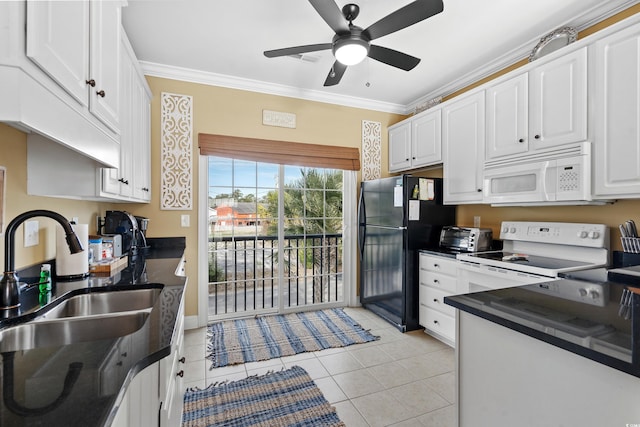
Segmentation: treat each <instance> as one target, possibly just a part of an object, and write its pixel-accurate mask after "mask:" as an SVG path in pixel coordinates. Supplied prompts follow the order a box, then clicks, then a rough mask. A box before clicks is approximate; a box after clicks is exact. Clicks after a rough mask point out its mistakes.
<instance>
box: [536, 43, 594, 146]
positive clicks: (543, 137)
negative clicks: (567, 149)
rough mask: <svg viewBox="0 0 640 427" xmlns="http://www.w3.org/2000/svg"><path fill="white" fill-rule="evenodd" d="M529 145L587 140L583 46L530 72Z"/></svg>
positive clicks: (552, 144) (584, 54) (585, 78)
mask: <svg viewBox="0 0 640 427" xmlns="http://www.w3.org/2000/svg"><path fill="white" fill-rule="evenodd" d="M529 94H530V95H529V96H530V105H529V107H530V112H529V133H530V136H529V141H530V142H529V147H530V148H531V149H538V148H547V147H554V146H557V145H561V144H568V143H571V142H580V141H585V140H586V139H587V48H586V47H585V48H582V49H579V50H577V51H575V52H572V53H569V54H567V55H565V56H562V57H560V58H558V59H555V60H553V61H551V62H548V63H546V64H543V65H541V66H539V67H537V68H534V69H533V70H531V72H530V91H529Z"/></svg>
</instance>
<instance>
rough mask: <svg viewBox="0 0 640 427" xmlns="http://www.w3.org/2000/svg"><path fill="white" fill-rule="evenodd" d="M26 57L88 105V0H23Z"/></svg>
mask: <svg viewBox="0 0 640 427" xmlns="http://www.w3.org/2000/svg"><path fill="white" fill-rule="evenodd" d="M26 31H27V57H29V59H31V60H32V61H33V62H35V63H36V64H37V65H38V66H39V67H40V68H41V69H42V70H43V71H44V72H45V73H47V74H48V75H49V76H50V77H51V78H52V79H53V80H55V81H56V83H58V84H59V85H60V86H61V87H62V88H63V89H64V90H65V91H67V92H68V93H69V94H70V95H71V96H72V97H73V98H74V99H75V100H76V101H78V102H79V103H80V104H81V105H84V106H85V107H86V106H88V99H87V83H86V79H87V76H88V75H89V1H88V0H82V1H80V0H79V1H40V0H38V1H34V0H27V29H26Z"/></svg>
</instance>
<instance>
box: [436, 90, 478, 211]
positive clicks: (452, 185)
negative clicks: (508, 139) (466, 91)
mask: <svg viewBox="0 0 640 427" xmlns="http://www.w3.org/2000/svg"><path fill="white" fill-rule="evenodd" d="M442 147H443V156H442V157H443V164H444V165H443V176H444V184H443V185H444V203H445V204H460V203H478V202H481V201H482V177H483V176H482V168H483V164H484V150H485V92H484V90H483V91H479V92H475V93H474V94H472V95H462V96H461V99H458V100H456V101H454V102H451V103H448V104H447V105H446V106H444V107H443V108H442Z"/></svg>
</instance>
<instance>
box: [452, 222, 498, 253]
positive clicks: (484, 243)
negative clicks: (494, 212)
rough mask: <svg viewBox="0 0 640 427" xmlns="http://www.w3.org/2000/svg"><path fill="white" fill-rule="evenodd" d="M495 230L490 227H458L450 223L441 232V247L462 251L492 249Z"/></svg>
mask: <svg viewBox="0 0 640 427" xmlns="http://www.w3.org/2000/svg"><path fill="white" fill-rule="evenodd" d="M492 241H493V231H492V230H491V229H490V228H476V227H456V226H453V225H448V226H445V227H443V228H442V231H441V232H440V247H441V248H445V249H452V250H456V251H461V252H481V251H487V250H489V249H491V243H492Z"/></svg>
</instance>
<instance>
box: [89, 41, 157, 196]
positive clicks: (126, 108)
mask: <svg viewBox="0 0 640 427" xmlns="http://www.w3.org/2000/svg"><path fill="white" fill-rule="evenodd" d="M137 62H138V61H137V59H136V57H135V55H134V53H133V49H132V48H131V45H130V44H129V41H128V40H127V38H126V37H123V38H122V46H121V60H120V64H121V70H120V74H121V75H122V89H123V91H122V97H121V100H122V105H121V110H122V112H123V120H122V132H121V138H120V167H119V168H107V169H103V170H102V188H101V192H102V193H105V194H104V195H105V196H107V197H111V196H112V197H115V198H118V199H125V200H132V201H142V202H148V201H149V200H150V198H151V193H150V189H149V187H150V181H151V172H150V164H151V162H150V157H151V134H150V127H149V126H150V104H149V98H150V96H149V93H148V86H147V84H146V81H145V79H144V76H143V75H142V73H140V71H139V67H138V65H137Z"/></svg>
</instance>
